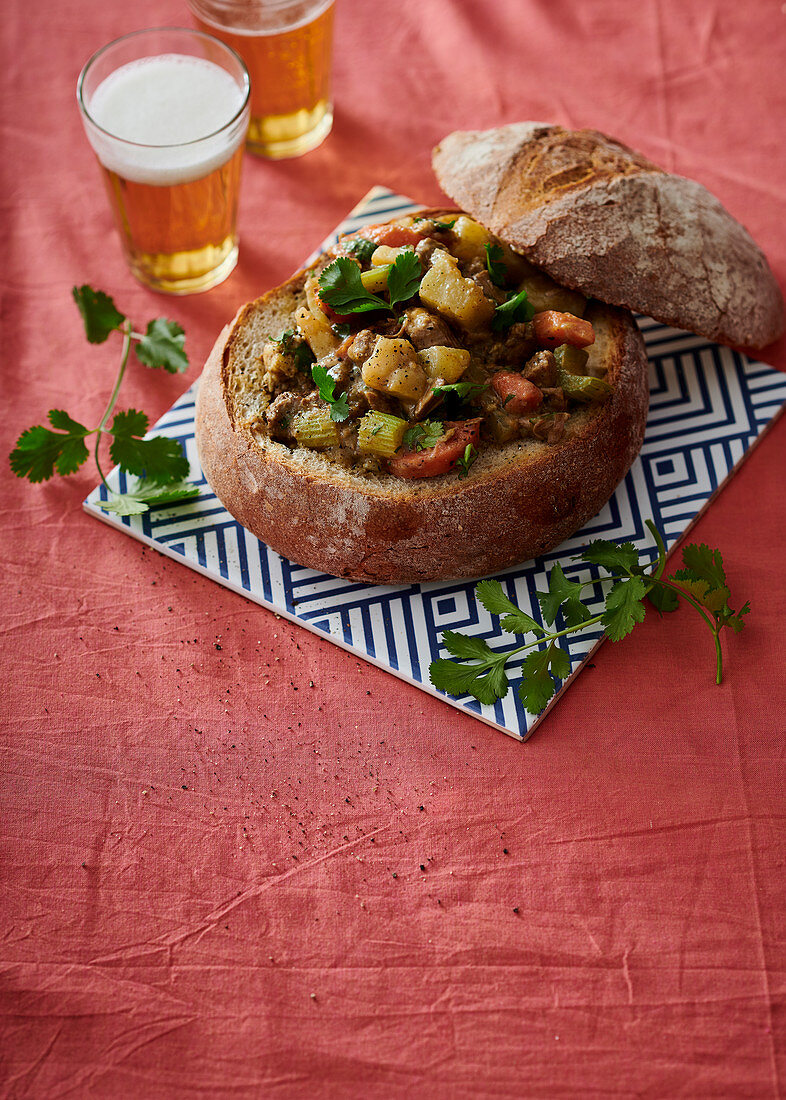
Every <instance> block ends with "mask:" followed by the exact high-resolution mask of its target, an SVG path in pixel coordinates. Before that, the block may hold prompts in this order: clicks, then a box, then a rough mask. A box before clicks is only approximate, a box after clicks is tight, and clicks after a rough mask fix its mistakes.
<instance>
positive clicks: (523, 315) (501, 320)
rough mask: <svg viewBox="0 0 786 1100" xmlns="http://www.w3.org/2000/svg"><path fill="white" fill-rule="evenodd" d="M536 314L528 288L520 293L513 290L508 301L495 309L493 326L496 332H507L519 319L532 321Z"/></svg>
mask: <svg viewBox="0 0 786 1100" xmlns="http://www.w3.org/2000/svg"><path fill="white" fill-rule="evenodd" d="M534 316H535V308H534V306H533V305H532V303H531V302H530V301H529V299H528V298H527V292H526V290H520V291H519V292H518V294H516V293H515V292H511V293H510V294H509V295H508V300H507V302H503V303H502V305H500V306H497V308H496V309H495V311H494V316H493V317H492V318H491V327H492V329H493V330H494V331H495V332H505V331H506V330H507V329H509V328H510V327H511V325H515V324H516V323H517V322H519V321H531V320H532V318H533V317H534Z"/></svg>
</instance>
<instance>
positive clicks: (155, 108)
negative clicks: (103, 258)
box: [77, 28, 250, 294]
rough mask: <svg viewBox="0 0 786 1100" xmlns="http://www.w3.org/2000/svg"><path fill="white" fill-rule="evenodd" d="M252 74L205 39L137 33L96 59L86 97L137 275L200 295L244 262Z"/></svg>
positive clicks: (89, 124) (83, 102) (80, 91)
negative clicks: (241, 195)
mask: <svg viewBox="0 0 786 1100" xmlns="http://www.w3.org/2000/svg"><path fill="white" fill-rule="evenodd" d="M249 88H250V83H249V77H248V71H247V69H246V67H245V65H244V64H243V61H242V60H241V58H240V57H238V55H237V54H236V53H235V51H234V50H232V49H231V48H230V47H228V46H226V45H225V44H224V43H222V42H218V41H216V39H215V38H212V37H211V36H210V35H207V34H203V33H202V32H200V31H195V30H188V29H179V28H161V29H157V30H149V31H136V32H134V33H132V34H128V35H125V36H124V37H123V38H119V39H117V40H116V41H115V42H111V43H110V44H109V45H108V46H104V48H103V49H101V50H99V51H98V52H97V53H95V54H94V55H93V56H92V57H91V58H90V60H89V61H88V62H87V64H86V65H85V67H84V69H83V70H82V72H81V74H80V77H79V83H78V85H77V100H78V103H79V108H80V111H81V115H82V122H83V124H84V128H85V131H86V133H87V137H88V139H89V141H90V144H91V145H92V147H93V150H94V152H95V154H96V157H97V158H98V163H99V166H100V168H101V174H102V176H103V178H104V183H105V185H106V190H107V194H108V196H109V201H110V204H111V206H112V210H113V213H114V217H115V221H116V223H117V228H118V230H119V231H120V238H121V241H122V244H123V249H124V251H125V254H126V258H127V260H128V263H129V266H130V268H131V271H132V272H133V274H134V275H135V276H136V277H137V278H138V279H139V280H140V282H142V283H144V284H145V285H146V286H149V287H152V288H153V289H154V290H161V291H165V292H168V293H170V294H190V293H193V292H195V291H200V290H207V289H209V288H210V287H212V286H215V285H216V284H217V283H220V282H222V281H223V280H224V279H225V278H226V277H227V275H229V273H230V272H231V271H232V269H233V268H234V266H235V264H236V263H237V253H238V242H237V201H238V191H239V185H240V165H241V160H242V157H243V148H244V142H245V138H246V133H247V130H248V119H249Z"/></svg>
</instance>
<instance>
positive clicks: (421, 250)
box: [415, 237, 442, 271]
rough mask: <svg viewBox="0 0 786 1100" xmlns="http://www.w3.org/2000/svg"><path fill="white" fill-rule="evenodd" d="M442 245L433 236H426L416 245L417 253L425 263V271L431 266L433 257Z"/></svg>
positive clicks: (422, 262)
mask: <svg viewBox="0 0 786 1100" xmlns="http://www.w3.org/2000/svg"><path fill="white" fill-rule="evenodd" d="M440 247H442V246H441V245H440V244H439V242H438V241H435V240H434V238H433V237H425V238H424V239H423V240H422V241H420V243H419V244H417V245H416V246H415V255H416V256H417V258H418V259H419V260H420V262H421V264H422V265H423V270H424V271H425V270H426V269H427V268H429V267H430V266H431V257H432V256H433V255H434V252H435V251H436V250H437V249H438V248H440Z"/></svg>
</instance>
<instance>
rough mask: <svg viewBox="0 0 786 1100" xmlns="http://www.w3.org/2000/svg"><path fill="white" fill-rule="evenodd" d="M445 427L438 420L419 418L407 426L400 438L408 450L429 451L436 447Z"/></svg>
mask: <svg viewBox="0 0 786 1100" xmlns="http://www.w3.org/2000/svg"><path fill="white" fill-rule="evenodd" d="M444 434H445V429H444V427H443V426H442V424H441V423H440V421H439V420H421V421H419V423H417V424H413V425H412V427H411V428H407V430H406V431H405V432H404V436H403V438H402V443H403V444H404V446H405V447H408V448H409V450H410V451H429V450H431V448H432V447H436V445H437V443H439V441H440V439H442V436H443V435H444Z"/></svg>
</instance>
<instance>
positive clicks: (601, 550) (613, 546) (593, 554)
mask: <svg viewBox="0 0 786 1100" xmlns="http://www.w3.org/2000/svg"><path fill="white" fill-rule="evenodd" d="M583 560H584V561H589V562H592V563H593V564H595V565H602V566H603V568H604V569H605V570H607V571H608V572H609V573H627V574H628V576H631V575H632V574H633V573H635V572H636V570H637V568H638V565H639V552H638V550H637V549H636V547H635V546H634V545H633V543H632V542H623V543H622V544H621V545H617V543H614V542H607V541H606V539H596V540H595V541H594V542H591V543H590V544H589V546H588V547H587V549H586V550H585V551H584V554H583Z"/></svg>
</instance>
